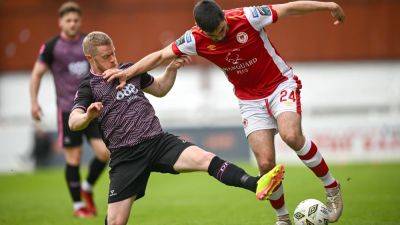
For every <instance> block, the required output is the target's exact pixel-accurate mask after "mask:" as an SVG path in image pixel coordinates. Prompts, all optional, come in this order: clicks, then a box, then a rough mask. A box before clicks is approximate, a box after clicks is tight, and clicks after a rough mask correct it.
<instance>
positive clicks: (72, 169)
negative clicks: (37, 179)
mask: <svg viewBox="0 0 400 225" xmlns="http://www.w3.org/2000/svg"><path fill="white" fill-rule="evenodd" d="M68 118H69V113H61V112H60V113H59V117H58V129H59V134H58V135H59V142H60V143H61V145H62V146H63V150H64V157H65V162H66V166H65V179H66V182H67V186H68V190H69V193H70V195H71V198H72V201H73V210H74V216H76V217H91V216H93V214H92V213H91V212H90V211H88V210H87V208H86V207H85V203H84V202H83V201H82V199H81V184H80V180H81V176H80V171H79V165H80V161H81V145H82V133H81V132H73V131H71V130H70V129H69V126H68Z"/></svg>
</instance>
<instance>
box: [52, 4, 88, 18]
mask: <svg viewBox="0 0 400 225" xmlns="http://www.w3.org/2000/svg"><path fill="white" fill-rule="evenodd" d="M70 12H75V13H78V14H79V15H82V11H81V7H79V5H78V3H76V2H73V1H68V2H65V3H63V4H62V5H61V6H60V8H59V9H58V15H59V16H60V17H63V16H64V15H65V14H67V13H70Z"/></svg>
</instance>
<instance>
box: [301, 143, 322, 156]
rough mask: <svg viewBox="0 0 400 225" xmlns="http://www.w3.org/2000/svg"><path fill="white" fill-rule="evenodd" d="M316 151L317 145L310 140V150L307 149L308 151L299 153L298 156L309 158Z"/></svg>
mask: <svg viewBox="0 0 400 225" xmlns="http://www.w3.org/2000/svg"><path fill="white" fill-rule="evenodd" d="M317 151H318V148H317V146H316V145H315V144H314V142H311V148H310V150H309V151H308V152H307V154H305V155H299V158H300V159H301V160H309V159H311V158H312V157H314V156H315V154H317Z"/></svg>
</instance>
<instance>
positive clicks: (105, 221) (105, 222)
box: [104, 215, 108, 225]
mask: <svg viewBox="0 0 400 225" xmlns="http://www.w3.org/2000/svg"><path fill="white" fill-rule="evenodd" d="M104 224H105V225H107V224H108V223H107V215H106V219H105V220H104Z"/></svg>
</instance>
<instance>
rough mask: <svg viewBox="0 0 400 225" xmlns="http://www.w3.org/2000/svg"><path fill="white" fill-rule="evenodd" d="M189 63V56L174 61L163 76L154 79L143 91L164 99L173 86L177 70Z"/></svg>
mask: <svg viewBox="0 0 400 225" xmlns="http://www.w3.org/2000/svg"><path fill="white" fill-rule="evenodd" d="M190 61H191V59H190V57H189V56H181V57H180V58H177V59H174V60H173V61H172V62H171V63H170V64H169V65H168V66H167V68H166V69H165V72H164V74H163V75H161V76H158V77H156V78H155V79H154V82H153V83H152V84H151V85H150V86H149V87H147V88H145V89H144V90H143V91H145V92H146V93H149V94H151V95H153V96H156V97H159V98H161V97H164V96H165V95H166V94H168V92H169V91H170V90H171V88H172V86H174V83H175V79H176V74H177V71H178V69H179V68H181V67H183V66H185V65H186V64H188V63H190Z"/></svg>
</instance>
